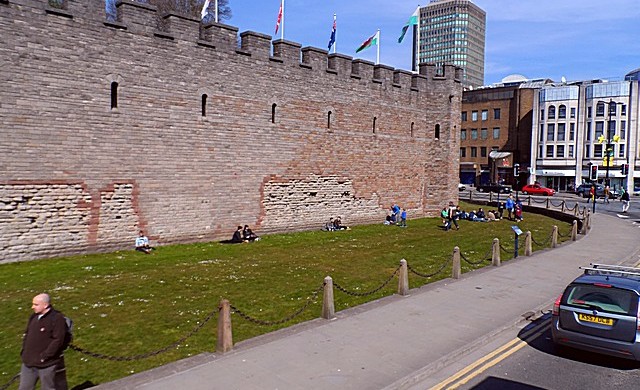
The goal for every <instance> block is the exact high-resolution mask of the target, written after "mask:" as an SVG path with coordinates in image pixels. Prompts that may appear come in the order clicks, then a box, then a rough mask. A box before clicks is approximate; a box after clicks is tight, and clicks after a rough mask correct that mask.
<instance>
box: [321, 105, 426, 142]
mask: <svg viewBox="0 0 640 390" xmlns="http://www.w3.org/2000/svg"><path fill="white" fill-rule="evenodd" d="M331 114H332V112H331V111H329V112H327V129H331ZM411 136H413V122H411Z"/></svg>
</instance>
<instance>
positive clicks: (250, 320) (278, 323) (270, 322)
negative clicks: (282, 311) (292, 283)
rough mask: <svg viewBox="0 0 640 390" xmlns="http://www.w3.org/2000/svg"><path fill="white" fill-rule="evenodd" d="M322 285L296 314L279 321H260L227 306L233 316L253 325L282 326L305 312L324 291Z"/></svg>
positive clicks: (231, 306) (233, 307)
mask: <svg viewBox="0 0 640 390" xmlns="http://www.w3.org/2000/svg"><path fill="white" fill-rule="evenodd" d="M324 285H325V283H322V285H321V286H320V287H318V288H317V289H316V290H315V291H314V292H313V294H312V295H311V297H309V298H307V302H306V303H305V304H304V305H303V306H302V307H301V308H300V309H298V310H296V312H294V313H293V314H291V315H290V316H288V317H286V318H283V319H281V320H279V321H265V320H260V319H257V318H254V317H251V316H250V315H248V314H246V313H245V312H243V311H241V310H240V309H238V308H237V307H235V306H233V305H229V307H230V308H231V310H233V312H234V313H235V314H237V315H239V316H240V317H242V318H244V319H245V320H247V321H249V322H253V323H254V324H257V325H264V326H272V325H281V324H284V323H285V322H289V321H291V320H292V319H294V318H296V317H297V316H299V315H300V314H302V312H303V311H305V310H306V309H307V308H308V307H309V305H311V303H312V302H313V301H314V300H315V299H316V298H317V297H318V294H319V293H320V291H322V290H323V289H324Z"/></svg>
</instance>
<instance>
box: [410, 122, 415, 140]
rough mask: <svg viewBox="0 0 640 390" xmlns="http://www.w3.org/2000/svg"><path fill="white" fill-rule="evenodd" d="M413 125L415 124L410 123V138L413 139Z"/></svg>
mask: <svg viewBox="0 0 640 390" xmlns="http://www.w3.org/2000/svg"><path fill="white" fill-rule="evenodd" d="M414 125H415V122H411V138H413V126H414Z"/></svg>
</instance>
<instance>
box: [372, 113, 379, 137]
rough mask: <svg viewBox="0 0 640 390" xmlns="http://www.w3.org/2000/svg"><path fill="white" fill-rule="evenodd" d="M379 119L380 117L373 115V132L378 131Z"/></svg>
mask: <svg viewBox="0 0 640 390" xmlns="http://www.w3.org/2000/svg"><path fill="white" fill-rule="evenodd" d="M377 121H378V117H376V116H374V117H373V124H372V126H371V127H372V129H373V134H375V133H376V122H377Z"/></svg>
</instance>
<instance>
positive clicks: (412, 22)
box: [398, 7, 420, 43]
mask: <svg viewBox="0 0 640 390" xmlns="http://www.w3.org/2000/svg"><path fill="white" fill-rule="evenodd" d="M419 18H420V7H418V8H416V10H415V12H414V13H413V15H411V17H410V18H409V21H408V22H407V24H405V25H404V27H402V34H400V38H398V43H402V40H403V39H404V35H405V34H406V33H407V30H408V29H409V27H410V26H417V25H418V19H419Z"/></svg>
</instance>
